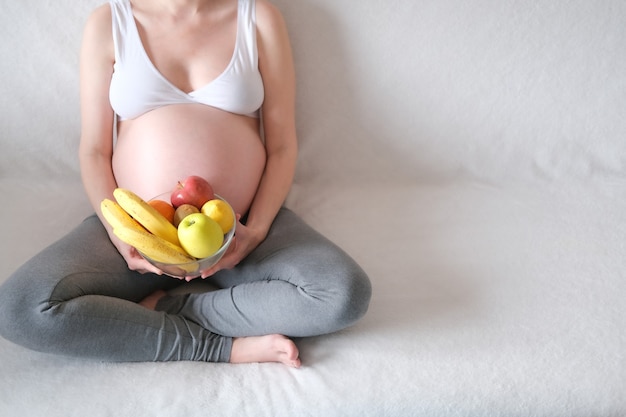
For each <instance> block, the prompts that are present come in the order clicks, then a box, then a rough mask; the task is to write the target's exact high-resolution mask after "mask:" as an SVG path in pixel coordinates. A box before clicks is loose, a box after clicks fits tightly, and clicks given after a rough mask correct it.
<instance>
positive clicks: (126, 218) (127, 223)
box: [100, 198, 145, 230]
mask: <svg viewBox="0 0 626 417" xmlns="http://www.w3.org/2000/svg"><path fill="white" fill-rule="evenodd" d="M100 211H102V215H103V216H104V218H105V220H106V221H107V222H108V223H109V224H110V225H111V226H113V228H114V229H115V228H118V227H128V228H130V229H137V230H145V229H144V228H143V226H141V225H140V224H139V222H137V220H135V219H133V218H132V217H131V216H130V215H129V214H128V213H126V211H125V210H124V209H123V208H122V207H121V206H120V205H119V204H117V203H116V202H115V201H113V200H110V199H108V198H105V199H104V200H102V202H101V203H100Z"/></svg>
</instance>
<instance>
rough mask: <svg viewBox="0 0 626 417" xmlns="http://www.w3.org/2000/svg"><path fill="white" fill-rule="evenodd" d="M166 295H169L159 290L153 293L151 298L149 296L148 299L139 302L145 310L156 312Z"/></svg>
mask: <svg viewBox="0 0 626 417" xmlns="http://www.w3.org/2000/svg"><path fill="white" fill-rule="evenodd" d="M166 295H167V293H166V292H165V291H163V290H157V291H155V292H153V293H152V294H150V295H149V296H147V297H146V298H144V299H143V300H141V301H140V302H139V305H142V306H144V307H145V308H149V309H150V310H154V309H155V308H156V305H157V303H158V302H159V300H160V299H161V298H163V297H164V296H166Z"/></svg>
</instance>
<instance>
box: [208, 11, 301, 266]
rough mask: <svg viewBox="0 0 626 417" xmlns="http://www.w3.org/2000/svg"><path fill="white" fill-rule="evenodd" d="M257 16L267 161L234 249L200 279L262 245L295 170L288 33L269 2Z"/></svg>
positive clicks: (292, 69) (281, 19)
mask: <svg viewBox="0 0 626 417" xmlns="http://www.w3.org/2000/svg"><path fill="white" fill-rule="evenodd" d="M256 10H257V12H256V16H257V19H256V20H257V45H258V51H259V69H260V72H261V76H262V77H263V85H264V88H265V100H264V102H263V107H262V110H261V115H262V117H263V129H264V136H265V149H266V153H267V161H266V164H265V170H264V172H263V175H262V177H261V181H260V183H259V188H258V189H257V192H256V194H255V197H254V199H253V201H252V205H251V206H250V210H249V211H248V219H247V222H246V224H245V226H244V225H241V224H238V225H237V234H236V237H235V240H234V243H235V244H234V249H231V250H230V251H229V252H228V253H227V255H225V256H224V258H222V260H221V261H220V262H219V263H218V265H216V266H215V267H213V268H211V269H210V270H207V271H204V272H203V274H202V276H203V277H207V276H210V275H212V274H213V273H215V272H216V271H218V270H220V269H224V268H232V267H234V266H235V265H237V264H238V263H239V262H240V261H241V260H242V259H243V258H245V257H246V256H247V255H248V254H249V253H250V252H252V250H254V249H255V248H256V247H257V246H258V245H259V244H260V243H261V242H262V241H263V239H265V237H266V236H267V233H268V231H269V228H270V226H271V225H272V222H273V221H274V218H275V217H276V215H277V214H278V211H279V210H280V208H281V206H282V205H283V203H284V201H285V199H286V197H287V194H288V192H289V189H290V188H291V183H292V181H293V177H294V173H295V169H296V160H297V157H298V143H297V137H296V126H295V73H294V67H293V58H292V54H291V45H290V42H289V36H288V33H287V27H286V25H285V22H284V20H283V17H282V15H281V14H280V12H279V11H278V9H276V8H275V7H274V6H273V5H271V4H270V3H269V2H268V1H266V0H257V2H256Z"/></svg>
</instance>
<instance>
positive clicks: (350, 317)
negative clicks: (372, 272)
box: [333, 263, 372, 328]
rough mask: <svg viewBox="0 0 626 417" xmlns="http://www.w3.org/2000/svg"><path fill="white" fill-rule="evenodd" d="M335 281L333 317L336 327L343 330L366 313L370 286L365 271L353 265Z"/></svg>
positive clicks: (336, 277)
mask: <svg viewBox="0 0 626 417" xmlns="http://www.w3.org/2000/svg"><path fill="white" fill-rule="evenodd" d="M335 279H336V285H335V286H334V287H335V288H334V295H335V304H334V308H333V309H334V317H335V320H336V323H337V325H338V327H341V328H344V327H348V326H351V325H353V324H355V323H356V322H357V321H358V320H360V319H361V318H362V317H363V316H364V315H365V313H366V312H367V310H368V308H369V303H370V299H371V297H372V285H371V283H370V280H369V277H368V276H367V274H366V273H365V271H363V269H362V268H361V267H360V266H358V265H357V264H355V263H352V265H347V266H346V267H345V268H344V269H343V270H341V271H340V273H339V274H337V275H336V276H335Z"/></svg>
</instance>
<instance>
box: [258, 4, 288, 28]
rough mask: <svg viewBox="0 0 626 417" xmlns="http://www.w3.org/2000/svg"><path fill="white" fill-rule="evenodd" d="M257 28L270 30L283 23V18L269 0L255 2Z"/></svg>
mask: <svg viewBox="0 0 626 417" xmlns="http://www.w3.org/2000/svg"><path fill="white" fill-rule="evenodd" d="M256 20H257V26H259V25H260V26H261V27H268V28H271V27H272V26H274V25H276V24H282V23H283V16H282V14H281V12H280V10H279V9H278V7H276V6H275V5H274V4H272V3H271V2H270V1H269V0H256Z"/></svg>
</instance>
